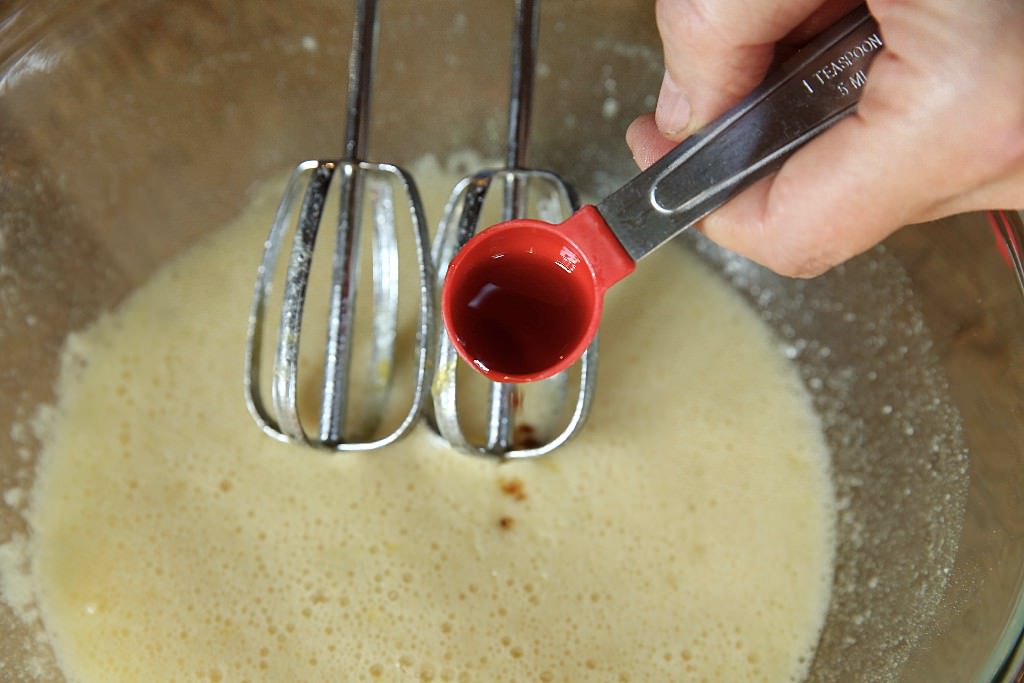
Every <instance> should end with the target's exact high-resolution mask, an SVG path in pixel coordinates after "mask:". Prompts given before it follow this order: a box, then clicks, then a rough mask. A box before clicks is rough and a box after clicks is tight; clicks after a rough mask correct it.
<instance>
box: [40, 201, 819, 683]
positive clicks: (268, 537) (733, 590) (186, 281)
mask: <svg viewBox="0 0 1024 683" xmlns="http://www.w3.org/2000/svg"><path fill="white" fill-rule="evenodd" d="M276 189H277V188H274V189H273V191H274V192H275V193H276ZM260 206H261V210H254V211H253V213H252V215H247V216H245V217H243V219H242V220H240V221H239V222H238V223H237V224H236V225H232V226H230V227H228V228H227V229H225V230H223V231H221V232H219V233H217V234H215V235H213V236H211V237H210V238H209V239H207V240H206V241H205V242H203V243H202V244H201V245H199V246H198V247H196V248H195V249H193V250H191V251H190V252H188V253H187V254H185V255H184V256H182V257H181V258H179V259H177V260H176V261H174V262H173V263H171V264H170V265H169V266H168V267H167V268H165V269H164V270H163V271H162V272H160V273H158V274H157V275H156V277H155V278H154V279H153V280H152V281H151V282H150V283H149V284H148V285H147V286H145V287H143V288H142V289H140V290H139V291H138V292H137V293H136V294H135V295H134V296H132V297H131V298H130V299H129V300H128V301H127V302H125V304H124V305H123V306H122V307H121V309H120V310H118V311H117V312H116V313H115V314H113V315H110V316H108V317H105V318H104V319H102V320H100V321H99V322H98V323H97V324H96V325H95V326H94V327H93V328H91V329H90V330H88V331H86V332H84V333H82V334H80V335H76V336H75V337H74V338H73V339H72V340H71V341H70V342H69V351H68V360H67V363H66V365H67V368H66V371H65V374H64V380H63V382H62V388H61V395H62V399H61V404H60V417H59V419H58V421H57V426H56V428H55V430H54V434H53V435H52V439H51V442H50V444H49V446H48V449H47V453H46V455H45V458H44V462H43V465H42V467H41V470H40V474H39V478H38V483H37V487H36V490H35V492H34V496H33V508H32V515H31V516H32V524H33V528H34V541H33V544H34V545H33V576H34V580H35V583H36V587H37V593H38V599H39V602H40V604H41V607H42V611H43V614H44V621H45V624H46V627H47V630H48V631H49V633H50V634H51V637H52V638H53V640H54V642H55V646H56V649H57V651H58V654H59V656H60V658H61V661H62V664H63V666H64V668H65V670H66V672H67V673H68V675H69V678H71V679H72V680H80V681H83V682H85V683H91V682H102V683H112V682H116V681H134V682H137V681H147V682H157V681H250V682H251V683H257V682H264V681H281V682H287V683H293V682H297V681H378V680H380V681H410V680H411V681H432V680H433V681H486V682H497V681H634V682H640V681H643V682H646V681H677V680H678V681H682V680H687V681H690V680H692V681H716V682H717V681H744V680H758V681H760V680H765V681H787V680H798V679H799V678H801V677H802V675H803V673H804V671H805V670H806V666H807V664H808V660H809V659H810V657H811V655H812V653H813V648H814V644H815V642H816V639H817V636H818V632H819V630H820V628H821V625H822V622H823V619H824V613H825V609H826V606H827V602H828V597H829V590H830V581H831V573H832V557H833V543H834V542H833V535H832V532H833V528H832V525H833V508H832V497H831V488H830V483H829V476H828V461H827V455H826V452H825V448H824V445H823V441H822V438H821V435H820V433H819V427H818V424H817V421H816V419H815V418H814V416H813V415H812V413H811V411H810V409H809V401H808V399H807V397H806V396H805V395H804V391H803V389H802V387H801V385H800V383H799V380H798V378H797V375H796V372H795V370H794V369H793V368H792V367H790V366H789V365H787V363H786V361H785V360H783V358H782V357H781V355H780V354H779V353H778V352H777V350H776V347H775V345H774V342H773V340H772V339H771V338H770V336H769V334H768V332H767V331H766V330H765V329H764V328H763V326H762V324H761V323H760V322H759V321H758V320H757V318H756V317H755V315H754V314H753V313H752V312H751V311H750V310H748V308H747V307H746V306H745V304H744V303H743V302H742V301H741V300H740V298H739V297H738V296H737V295H736V294H734V293H733V292H732V291H730V290H729V289H728V288H727V287H726V286H725V285H724V284H723V283H721V282H720V281H719V280H718V279H717V278H716V277H715V276H714V275H713V274H711V273H710V272H708V271H707V270H706V269H705V267H704V266H702V265H701V264H700V263H699V262H698V261H697V260H696V259H695V258H693V257H691V256H690V255H688V254H684V253H682V252H681V250H679V249H676V248H673V247H671V246H670V247H668V248H665V249H662V250H661V251H660V252H659V253H658V254H655V255H653V256H652V257H650V258H649V259H647V260H645V261H644V263H643V264H642V267H640V268H639V269H638V271H637V273H636V274H635V275H634V276H633V277H631V278H629V281H627V282H625V283H623V284H622V285H620V286H618V287H616V290H614V291H613V292H612V297H611V300H610V301H609V303H608V307H607V310H606V316H605V323H604V326H603V339H602V349H601V368H600V377H599V389H598V397H597V401H596V405H595V407H594V411H593V414H592V416H591V418H590V422H589V424H588V426H587V428H586V430H585V431H584V433H583V435H582V436H581V437H580V438H578V439H577V440H576V441H574V442H573V443H571V444H570V445H569V446H567V447H565V448H563V449H562V450H559V451H558V452H557V453H556V454H555V455H553V456H551V457H549V458H546V459H542V460H539V461H535V462H521V463H510V464H502V465H499V464H497V463H495V462H490V461H485V460H481V459H479V458H472V457H467V456H464V455H460V454H458V453H455V452H452V451H450V450H448V449H447V448H445V447H444V446H443V445H442V444H441V443H439V441H438V440H436V439H435V438H434V437H433V436H432V435H431V434H430V433H428V431H427V430H426V429H420V430H419V431H417V432H415V433H413V434H412V435H411V436H410V437H409V438H407V439H405V440H404V441H402V442H401V443H400V444H398V445H397V446H394V447H392V448H390V449H388V450H385V451H382V452H377V453H372V454H365V455H351V454H342V455H338V456H334V457H326V456H323V455H322V454H320V453H316V452H312V451H308V450H305V449H302V448H298V447H292V446H287V445H283V444H279V443H276V442H274V441H272V440H270V439H269V438H267V437H265V436H264V435H263V434H261V433H260V432H259V430H258V429H257V428H256V427H255V426H254V425H253V423H252V420H251V419H250V417H249V416H248V414H247V413H246V410H245V406H244V403H243V400H242V392H241V376H242V349H243V335H244V330H245V317H246V314H247V310H248V303H249V297H250V294H251V287H252V278H253V274H254V269H255V264H256V260H257V257H258V254H257V253H253V248H256V249H258V245H259V244H261V242H262V239H263V238H264V236H265V232H266V227H267V225H268V224H269V214H268V213H266V211H265V209H267V208H272V203H267V202H261V203H260ZM246 245H252V247H247V246H246Z"/></svg>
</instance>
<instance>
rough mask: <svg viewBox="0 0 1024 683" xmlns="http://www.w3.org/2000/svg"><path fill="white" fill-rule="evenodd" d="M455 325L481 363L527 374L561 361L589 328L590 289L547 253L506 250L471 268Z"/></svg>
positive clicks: (454, 309)
mask: <svg viewBox="0 0 1024 683" xmlns="http://www.w3.org/2000/svg"><path fill="white" fill-rule="evenodd" d="M450 315H451V318H452V321H451V322H452V328H453V330H454V331H455V332H456V334H457V335H458V339H459V342H460V343H461V344H462V346H463V348H465V350H466V351H467V352H468V353H469V354H470V356H471V357H472V358H473V359H474V361H475V362H477V363H478V364H479V365H482V366H483V367H484V368H485V369H487V370H490V371H492V372H496V373H501V374H506V375H528V374H532V373H536V372H539V371H541V370H544V369H546V368H549V367H551V366H552V365H555V364H556V363H558V362H559V361H560V360H561V359H563V358H564V357H565V355H566V354H567V353H569V352H570V351H572V350H573V347H575V346H576V344H577V343H578V342H579V339H580V338H581V337H582V336H583V334H584V333H585V332H586V328H587V322H588V320H589V315H590V294H589V292H588V290H587V289H586V288H585V282H584V280H583V278H580V277H574V276H573V275H572V274H570V273H568V272H566V271H565V270H564V269H562V268H561V266H559V265H558V264H556V263H554V262H553V261H551V260H550V259H549V258H547V257H542V256H538V255H534V254H506V255H503V256H501V257H500V258H495V259H490V260H488V261H487V262H486V263H484V264H482V265H481V266H478V267H477V268H476V269H475V270H473V271H470V273H468V274H467V276H466V277H465V284H464V285H463V286H462V288H461V289H460V291H457V292H454V293H453V296H452V306H451V310H450Z"/></svg>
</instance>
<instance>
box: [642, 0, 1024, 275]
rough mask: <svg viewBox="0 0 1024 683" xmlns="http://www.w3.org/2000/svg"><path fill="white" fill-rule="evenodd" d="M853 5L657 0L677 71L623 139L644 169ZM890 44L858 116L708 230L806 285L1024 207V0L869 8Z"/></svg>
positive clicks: (925, 0)
mask: <svg viewBox="0 0 1024 683" xmlns="http://www.w3.org/2000/svg"><path fill="white" fill-rule="evenodd" d="M855 4H856V2H854V1H852V0H657V6H656V9H657V18H658V29H659V31H660V32H661V36H662V41H663V43H664V51H665V68H666V75H665V80H664V82H663V84H662V88H661V93H660V94H659V97H658V105H657V110H656V112H655V113H654V114H653V115H650V114H648V115H646V116H642V117H640V118H638V119H637V120H636V121H634V122H633V123H632V125H630V127H629V130H628V131H627V132H626V141H627V143H628V144H629V146H630V148H631V149H632V151H633V156H634V158H635V159H636V162H637V164H638V165H639V166H640V167H641V168H646V167H647V166H649V165H650V164H652V163H653V162H654V161H656V160H657V159H658V158H660V157H661V156H662V155H664V154H665V153H666V152H667V151H669V150H670V149H672V148H673V147H674V146H675V145H676V143H677V142H678V141H680V140H682V139H683V138H685V137H686V136H687V135H689V134H690V133H692V132H693V131H695V130H697V129H699V128H700V127H702V126H704V125H705V124H707V123H709V122H710V121H711V120H712V119H714V118H715V117H717V116H718V115H720V114H721V113H723V112H724V111H725V110H726V109H728V108H729V107H730V106H732V105H733V104H735V103H736V102H738V101H739V100H740V99H741V98H742V97H743V96H744V95H746V94H747V93H748V92H749V91H750V90H751V89H753V88H754V86H756V85H757V84H758V83H760V81H761V80H762V79H763V78H764V75H765V73H766V72H767V70H768V67H769V65H770V63H771V61H772V59H773V57H774V55H775V51H776V49H777V48H778V49H779V50H785V49H787V47H792V46H796V45H799V44H800V43H801V42H804V41H806V39H807V38H809V37H811V36H813V35H815V34H816V33H817V32H818V31H820V30H821V29H823V28H825V27H827V26H828V25H830V24H831V23H832V22H834V21H836V20H837V19H839V18H840V17H841V16H842V15H843V14H845V13H846V12H847V11H849V10H850V9H852V7H853V6H854V5H855ZM867 4H868V8H869V9H870V11H871V13H872V14H873V15H874V17H875V19H876V20H877V22H878V24H879V26H880V29H881V34H882V37H883V39H884V41H885V49H884V50H883V51H882V52H881V53H880V54H879V55H878V56H877V57H876V58H875V60H874V62H873V63H872V65H871V67H870V70H869V72H868V79H867V84H866V85H865V88H864V92H863V94H862V96H861V99H860V103H859V105H858V110H857V113H856V114H855V115H853V116H850V117H848V118H846V119H844V120H843V121H841V122H840V123H838V124H837V125H836V126H834V127H833V128H832V129H830V130H828V131H826V132H825V133H823V134H822V135H820V136H819V137H818V138H816V139H814V140H813V141H811V142H810V143H808V144H807V145H806V146H804V147H803V148H801V149H800V150H798V151H797V152H796V153H795V154H794V155H793V156H792V157H790V158H789V159H788V160H787V161H786V163H785V164H784V165H783V166H782V168H781V169H780V170H779V171H778V173H776V174H774V175H773V176H770V177H768V178H765V179H763V180H761V181H759V182H757V183H755V184H754V185H752V186H751V187H749V188H748V189H746V190H745V191H743V192H742V193H740V194H739V195H737V196H736V197H734V198H733V199H732V200H730V201H729V202H728V203H727V204H725V205H724V206H723V207H721V208H720V209H718V210H717V211H715V212H714V213H712V214H711V215H709V216H708V217H707V218H705V219H704V220H703V221H702V223H701V229H702V230H703V232H704V233H705V234H706V235H707V236H708V237H710V238H711V239H712V240H714V241H715V242H717V243H719V244H721V245H722V246H724V247H726V248H728V249H731V250H733V251H736V252H738V253H740V254H743V255H744V256H747V257H749V258H751V259H753V260H754V261H757V262H759V263H761V264H763V265H765V266H767V267H769V268H771V269H773V270H775V271H777V272H779V273H781V274H783V275H791V276H798V277H811V276H815V275H818V274H820V273H823V272H825V271H826V270H828V269H829V268H831V267H833V266H835V265H837V264H839V263H842V262H843V261H845V260H847V259H849V258H851V257H853V256H855V255H857V254H859V253H861V252H863V251H865V250H867V249H869V248H870V247H872V246H874V245H875V244H877V243H878V242H880V241H881V240H883V239H884V238H885V237H887V236H888V235H889V234H891V233H892V232H894V231H895V230H896V229H898V228H899V227H900V226H902V225H906V224H908V223H919V222H923V221H927V220H934V219H936V218H940V217H942V216H947V215H950V214H954V213H961V212H964V211H972V210H977V209H986V208H996V207H1003V208H1010V207H1014V208H1020V207H1024V2H1020V1H1019V0H974V1H973V2H965V1H964V0H873V1H872V0H869V2H868V3H867Z"/></svg>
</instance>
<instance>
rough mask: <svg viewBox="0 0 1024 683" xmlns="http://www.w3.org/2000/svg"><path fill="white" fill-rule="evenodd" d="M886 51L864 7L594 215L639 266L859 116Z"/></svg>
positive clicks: (680, 145) (609, 197) (791, 60)
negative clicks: (872, 68)
mask: <svg viewBox="0 0 1024 683" xmlns="http://www.w3.org/2000/svg"><path fill="white" fill-rule="evenodd" d="M882 47H883V42H882V37H881V34H880V33H879V31H878V24H876V23H875V20H874V19H873V18H872V17H871V15H870V14H869V13H868V10H867V8H866V7H864V6H863V5H862V6H860V7H858V8H857V9H855V10H853V11H852V12H850V13H849V14H848V15H846V16H845V17H843V19H841V20H840V21H838V22H837V23H836V24H834V25H833V26H832V27H831V28H829V29H828V30H827V31H825V32H824V33H822V34H821V35H819V36H818V37H817V38H815V39H814V40H813V41H812V42H811V43H809V44H808V45H807V46H805V47H804V48H802V49H801V50H800V51H799V52H797V53H796V54H795V55H794V56H793V57H792V58H790V59H789V60H787V61H786V62H785V63H783V64H782V65H781V66H780V67H779V68H778V69H777V70H775V71H773V72H772V73H770V74H769V75H768V77H767V78H766V79H765V81H764V82H763V83H762V84H761V85H760V86H758V88H757V89H756V90H754V92H752V93H751V94H750V95H749V96H747V97H746V98H745V99H744V100H743V101H742V102H740V103H739V104H738V105H736V106H735V107H733V108H732V109H730V110H729V111H728V112H726V113H725V114H724V115H722V116H721V117H720V118H718V119H717V120H715V121H713V122H712V123H710V124H709V125H708V126H706V127H705V128H703V129H702V130H700V131H698V132H697V133H695V134H693V135H692V136H690V137H689V138H687V139H686V140H684V141H683V142H682V143H680V144H679V146H677V147H676V148H675V149H673V150H672V151H671V152H669V153H668V154H666V155H665V156H664V157H663V158H662V159H661V160H659V161H658V162H657V163H655V164H654V165H653V166H651V167H650V168H649V169H647V170H646V171H644V172H643V173H641V174H640V175H638V176H636V177H635V178H634V179H633V180H631V181H630V182H628V183H627V184H626V185H624V186H623V187H622V188H621V189H619V190H617V191H616V192H614V193H613V194H611V195H609V196H608V197H607V198H605V199H604V200H603V201H602V202H600V203H599V204H598V205H597V209H598V211H599V212H600V213H601V216H602V217H603V218H604V220H605V222H607V224H608V226H609V227H610V228H611V229H612V232H614V233H615V236H616V237H617V238H618V240H619V242H621V243H622V246H623V247H624V248H625V250H626V251H627V252H628V253H629V255H630V256H631V257H632V258H633V260H634V261H636V260H639V259H640V258H642V257H643V256H646V255H647V254H648V253H650V252H651V251H653V250H654V249H656V248H657V247H659V246H661V245H662V244H663V243H665V242H667V241H668V240H670V239H671V238H672V237H674V236H675V235H677V234H679V233H680V232H682V231H683V230H685V229H687V228H688V227H690V226H691V225H693V224H694V223H696V222H697V221H699V220H700V219H701V218H703V217H704V216H706V215H707V214H708V213H710V212H711V211H713V210H714V209H716V208H718V207H719V206H721V205H722V204H724V203H725V202H726V201H727V200H728V199H729V198H731V197H732V196H733V195H735V194H736V193H738V192H740V191H741V190H743V189H744V188H746V187H747V186H749V185H750V184H752V183H753V182H754V181H756V180H758V179H760V178H763V177H764V176H766V175H768V174H769V173H772V172H773V171H775V170H777V169H778V168H779V166H781V165H782V162H783V161H785V159H786V158H787V157H788V156H789V155H790V154H792V153H793V152H794V151H796V149H797V148H799V147H800V146H802V145H803V144H804V143H806V142H808V141H809V140H811V139H812V138H814V137H815V136H817V135H818V134H819V133H821V132H822V131H824V130H826V129H827V128H829V127H830V126H832V125H833V124H834V123H836V122H837V121H839V120H840V119H842V118H843V117H845V116H847V115H849V114H851V113H853V112H854V111H855V110H856V108H857V102H858V101H859V100H860V95H861V91H862V90H863V87H864V84H865V82H866V72H867V68H868V65H869V64H870V63H871V60H872V59H873V58H874V57H875V55H876V54H878V52H879V51H880V50H881V49H882Z"/></svg>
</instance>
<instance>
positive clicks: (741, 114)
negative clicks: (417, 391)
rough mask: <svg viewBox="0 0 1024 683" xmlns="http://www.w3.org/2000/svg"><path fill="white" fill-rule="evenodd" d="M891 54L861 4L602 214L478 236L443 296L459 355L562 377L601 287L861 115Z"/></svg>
mask: <svg viewBox="0 0 1024 683" xmlns="http://www.w3.org/2000/svg"><path fill="white" fill-rule="evenodd" d="M882 47H883V41H882V37H881V34H880V33H879V30H878V25H877V24H876V23H875V21H874V19H873V18H872V17H871V15H870V14H869V13H868V11H867V8H866V7H864V6H860V7H858V8H857V9H855V10H853V11H852V12H851V13H849V14H848V15H846V16H845V17H843V19H841V20H840V21H838V22H837V23H836V24H834V25H833V26H832V27H830V28H829V29H828V30H826V31H825V32H824V33H822V34H820V35H819V36H818V37H817V38H815V39H814V40H813V41H812V42H810V43H809V44H808V45H806V46H805V47H804V48H802V49H801V50H800V51H799V52H797V53H796V54H795V55H793V57H791V58H790V59H789V60H787V61H786V62H784V63H783V64H782V65H781V66H780V67H779V68H778V69H777V70H775V71H773V72H772V73H770V74H769V75H768V77H767V78H766V79H765V80H764V82H763V83H762V84H761V85H760V86H758V88H757V89H756V90H754V91H753V92H752V93H751V94H750V95H749V96H747V97H746V98H745V99H744V100H743V101H742V102H740V103H739V104H737V105H736V106H735V107H733V108H732V109H730V110H729V111H728V112H726V113H725V114H724V115H723V116H721V117H719V118H718V119H716V120H715V121H713V122H712V123H710V124H709V125H708V126H706V127H704V128H703V129H701V130H700V131H698V132H696V133H694V134H693V135H692V136H690V137H688V138H687V139H686V140H684V141H683V142H682V143H680V144H679V145H678V146H677V147H675V148H674V149H673V150H672V151H670V152H669V153H668V154H666V155H665V156H664V157H662V159H660V160H659V161H658V162H656V163H655V164H654V165H653V166H651V167H650V168H648V169H647V170H646V171H644V172H643V173H640V174H639V175H638V176H636V177H635V178H633V180H631V181H629V182H628V183H627V184H626V185H624V186H623V187H622V188H620V189H619V190H617V191H616V192H614V193H613V194H611V195H609V196H608V197H606V198H605V199H604V200H602V201H601V202H599V203H598V204H597V205H596V206H592V205H587V206H584V207H583V208H581V209H580V210H579V211H577V212H576V213H574V214H573V215H572V216H570V217H569V218H568V219H566V221H565V222H563V223H560V224H551V223H545V222H544V221H539V220H531V219H522V220H513V221H508V222H505V223H499V224H498V225H495V226H493V227H490V228H488V229H487V230H484V231H482V232H481V233H480V234H478V235H476V236H475V237H473V238H472V239H471V240H470V241H469V242H467V243H466V245H465V246H464V247H463V248H462V249H461V250H460V251H459V252H458V254H456V256H455V258H454V259H453V260H452V262H451V265H449V267H448V272H447V275H446V277H445V282H444V287H443V289H442V293H441V311H442V315H443V318H444V324H445V327H446V328H447V330H448V334H449V336H450V337H451V339H452V342H453V344H454V346H455V348H456V349H457V350H458V352H459V355H461V356H462V357H463V358H464V359H465V360H466V361H468V362H469V363H470V364H471V365H472V366H473V367H474V368H475V369H476V370H478V371H479V372H481V373H483V374H484V375H486V376H487V377H488V378H490V379H492V380H495V381H499V382H531V381H535V380H539V379H544V378H546V377H550V376H552V375H554V374H557V373H558V372H561V371H562V370H565V369H566V368H567V367H569V366H570V365H571V364H572V363H573V361H575V360H576V359H577V358H578V357H579V356H580V354H582V353H583V351H584V350H585V349H586V348H587V345H588V344H589V343H590V341H591V339H592V338H593V337H594V335H595V334H596V333H597V327H598V323H599V322H600V319H601V310H602V307H603V302H604V294H605V291H607V289H608V288H609V287H611V286H612V285H613V284H615V283H616V282H618V281H619V280H621V279H622V278H624V277H626V276H627V275H629V274H630V273H631V272H633V269H634V268H635V266H636V262H637V261H639V260H640V259H641V258H643V257H644V256H646V255H647V254H649V253H650V252H652V251H653V250H654V249H657V248H658V247H659V246H661V245H662V244H664V243H665V242H667V241H669V240H670V239H672V238H673V237H675V236H676V235H678V234H679V233H680V232H682V231H683V230H686V229H687V228H689V227H690V226H692V225H693V224H695V223H696V222H697V221H699V220H700V219H701V218H703V217H704V216H706V215H707V214H709V213H710V212H711V211H713V210H715V209H716V208H718V207H719V206H721V205H722V204H724V203H725V202H726V201H727V200H728V199H729V198H731V197H732V196H733V195H735V194H736V193H738V192H739V191H741V190H742V189H744V188H746V187H747V186H749V185H750V184H751V183H753V182H754V181H756V180H758V179H760V178H762V177H764V176H766V175H768V174H770V173H772V172H774V171H775V170H777V169H778V168H779V166H781V165H782V162H783V161H784V160H785V159H786V158H787V157H788V156H789V155H790V154H792V153H793V152H794V151H795V150H796V149H797V148H799V147H800V146H802V145H803V144H804V143H806V142H808V141H809V140H811V139H812V138H814V137H816V136H817V135H818V134H819V133H821V132H823V131H824V130H826V129H827V128H829V127H830V126H832V125H833V124H834V123H836V122H837V121H839V120H840V119H842V118H843V117H845V116H847V115H849V114H851V113H853V112H854V111H855V110H856V107H857V102H858V101H859V99H860V94H861V91H862V89H863V87H864V84H865V82H866V73H867V68H868V65H869V64H870V62H871V60H872V59H873V58H874V57H875V55H876V54H878V52H879V51H880V50H881V49H882Z"/></svg>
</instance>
